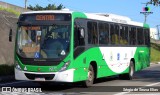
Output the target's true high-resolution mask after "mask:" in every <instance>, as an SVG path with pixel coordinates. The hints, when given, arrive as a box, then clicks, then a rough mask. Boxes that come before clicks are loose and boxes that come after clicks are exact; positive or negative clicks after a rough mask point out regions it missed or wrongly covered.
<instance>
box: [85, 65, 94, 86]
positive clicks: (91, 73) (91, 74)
mask: <svg viewBox="0 0 160 95" xmlns="http://www.w3.org/2000/svg"><path fill="white" fill-rule="evenodd" d="M93 82H94V69H93V66H92V65H90V66H89V70H88V79H87V80H86V81H84V82H83V86H84V87H90V86H92V85H93Z"/></svg>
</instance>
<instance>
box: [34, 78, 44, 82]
mask: <svg viewBox="0 0 160 95" xmlns="http://www.w3.org/2000/svg"><path fill="white" fill-rule="evenodd" d="M35 80H36V81H45V78H35Z"/></svg>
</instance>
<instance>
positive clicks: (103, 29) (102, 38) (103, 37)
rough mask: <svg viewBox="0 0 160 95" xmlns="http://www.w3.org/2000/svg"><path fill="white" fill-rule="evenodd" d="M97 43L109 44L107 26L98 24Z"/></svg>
mask: <svg viewBox="0 0 160 95" xmlns="http://www.w3.org/2000/svg"><path fill="white" fill-rule="evenodd" d="M98 27H99V43H100V44H105V45H106V44H108V43H109V24H107V23H99V25H98Z"/></svg>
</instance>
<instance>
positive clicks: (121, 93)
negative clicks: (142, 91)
mask: <svg viewBox="0 0 160 95" xmlns="http://www.w3.org/2000/svg"><path fill="white" fill-rule="evenodd" d="M158 84H160V82H156V83H152V84H148V85H145V86H142V87H139V88H145V87H147V86H154V85H158ZM131 92H132V91H131ZM127 93H130V91H129V92H120V93H117V94H114V95H124V94H127Z"/></svg>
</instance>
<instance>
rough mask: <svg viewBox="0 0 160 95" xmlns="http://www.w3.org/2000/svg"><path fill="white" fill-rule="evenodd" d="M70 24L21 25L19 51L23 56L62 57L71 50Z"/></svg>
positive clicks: (18, 41)
mask: <svg viewBox="0 0 160 95" xmlns="http://www.w3.org/2000/svg"><path fill="white" fill-rule="evenodd" d="M70 28H71V26H70V25H64V24H57V25H56V24H53V25H19V27H18V39H17V53H18V55H20V56H21V57H23V58H61V57H63V56H66V54H67V53H68V52H69V46H70V30H71V29H70Z"/></svg>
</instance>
